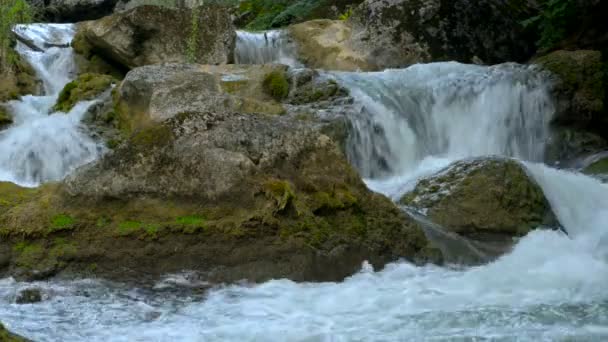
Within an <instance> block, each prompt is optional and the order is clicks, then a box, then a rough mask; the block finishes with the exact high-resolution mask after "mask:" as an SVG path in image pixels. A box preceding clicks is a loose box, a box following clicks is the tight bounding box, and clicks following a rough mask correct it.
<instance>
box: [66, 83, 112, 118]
mask: <svg viewBox="0 0 608 342" xmlns="http://www.w3.org/2000/svg"><path fill="white" fill-rule="evenodd" d="M112 82H114V79H113V78H112V77H111V76H108V75H100V74H82V75H80V76H78V78H77V79H76V80H74V81H72V82H70V83H68V84H66V86H65V87H64V88H63V90H61V93H59V98H58V99H57V103H56V104H55V107H54V110H56V111H61V112H69V111H70V110H71V109H72V108H73V107H74V106H75V105H76V103H78V102H80V101H86V100H92V99H94V98H95V97H97V96H98V95H99V94H101V93H103V92H104V91H105V90H106V89H108V88H109V87H110V86H111V85H112Z"/></svg>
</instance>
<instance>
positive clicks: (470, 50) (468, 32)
mask: <svg viewBox="0 0 608 342" xmlns="http://www.w3.org/2000/svg"><path fill="white" fill-rule="evenodd" d="M534 11H535V10H534V8H533V7H532V6H530V4H529V3H528V1H524V0H522V1H517V0H511V1H510V0H482V1H470V0H457V1H452V0H445V1H444V0H422V1H421V0H382V1H377V0H368V1H364V2H363V3H362V4H361V5H359V6H358V7H357V8H356V10H355V11H354V13H353V15H352V17H351V18H350V19H349V20H347V21H337V20H334V21H332V20H315V21H311V22H304V23H301V24H297V25H294V26H292V27H291V28H290V31H291V35H292V37H293V38H294V40H295V41H296V42H297V44H298V45H299V47H300V49H299V50H300V55H301V56H302V58H303V59H304V61H305V62H307V63H308V65H310V66H313V67H317V68H323V69H334V70H349V71H356V70H359V69H360V70H363V71H370V70H382V69H386V68H398V67H406V66H409V65H412V64H415V63H428V62H435V61H444V60H455V61H459V62H464V63H471V62H475V63H479V62H480V61H481V62H485V63H488V64H494V63H500V62H507V61H520V62H522V61H526V60H527V59H528V58H530V57H531V56H532V54H533V53H534V50H535V49H534V41H535V37H529V36H528V35H527V34H525V33H524V32H523V29H522V27H521V25H520V21H523V20H524V19H527V18H528V17H529V16H531V15H532V14H533V13H534Z"/></svg>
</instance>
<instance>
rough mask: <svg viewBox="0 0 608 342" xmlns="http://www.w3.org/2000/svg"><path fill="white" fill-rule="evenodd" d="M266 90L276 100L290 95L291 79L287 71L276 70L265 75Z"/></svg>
mask: <svg viewBox="0 0 608 342" xmlns="http://www.w3.org/2000/svg"><path fill="white" fill-rule="evenodd" d="M263 86H264V91H265V92H266V93H267V94H268V95H270V96H272V97H273V98H274V99H275V100H277V101H281V100H283V99H285V98H286V97H287V96H288V95H289V81H287V75H286V73H285V71H282V70H275V71H272V72H270V73H268V75H266V77H264V82H263Z"/></svg>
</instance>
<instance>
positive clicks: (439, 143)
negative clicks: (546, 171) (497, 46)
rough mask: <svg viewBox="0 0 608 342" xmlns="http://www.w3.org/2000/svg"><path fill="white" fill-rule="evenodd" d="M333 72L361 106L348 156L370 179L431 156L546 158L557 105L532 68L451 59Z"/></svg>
mask: <svg viewBox="0 0 608 342" xmlns="http://www.w3.org/2000/svg"><path fill="white" fill-rule="evenodd" d="M333 75H334V77H336V78H337V79H338V80H339V81H340V82H341V83H342V84H344V85H345V86H346V87H347V88H349V90H350V91H351V94H352V95H353V97H354V98H355V101H356V102H357V104H358V106H359V113H358V115H355V116H354V117H351V118H350V120H351V124H352V134H351V135H350V138H349V142H348V155H349V158H350V160H351V161H352V162H353V163H354V164H355V165H356V166H357V168H358V169H359V171H360V172H361V173H362V174H363V175H364V176H365V177H368V178H383V177H388V176H394V175H401V174H404V173H411V172H416V169H417V168H418V167H420V165H421V164H424V163H425V160H427V159H429V158H435V159H449V160H458V159H462V158H466V157H474V156H483V155H503V156H511V157H517V158H521V159H524V160H531V161H542V160H543V155H544V146H545V142H546V140H547V139H548V135H549V131H548V123H549V121H550V119H551V117H552V115H553V112H554V108H553V105H552V102H551V99H550V97H549V93H548V83H547V81H546V80H545V79H544V78H543V75H542V74H541V73H538V72H535V71H534V69H533V68H532V67H527V66H521V65H516V64H504V65H499V66H493V67H484V66H477V65H466V64H460V63H455V62H449V63H433V64H419V65H414V66H412V67H410V68H407V69H400V70H386V71H383V72H374V73H334V74H333Z"/></svg>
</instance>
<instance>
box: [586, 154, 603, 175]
mask: <svg viewBox="0 0 608 342" xmlns="http://www.w3.org/2000/svg"><path fill="white" fill-rule="evenodd" d="M583 172H584V173H586V174H591V175H597V174H608V158H603V159H600V160H598V161H596V162H595V163H593V164H591V165H589V166H587V167H586V168H585V170H583Z"/></svg>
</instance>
